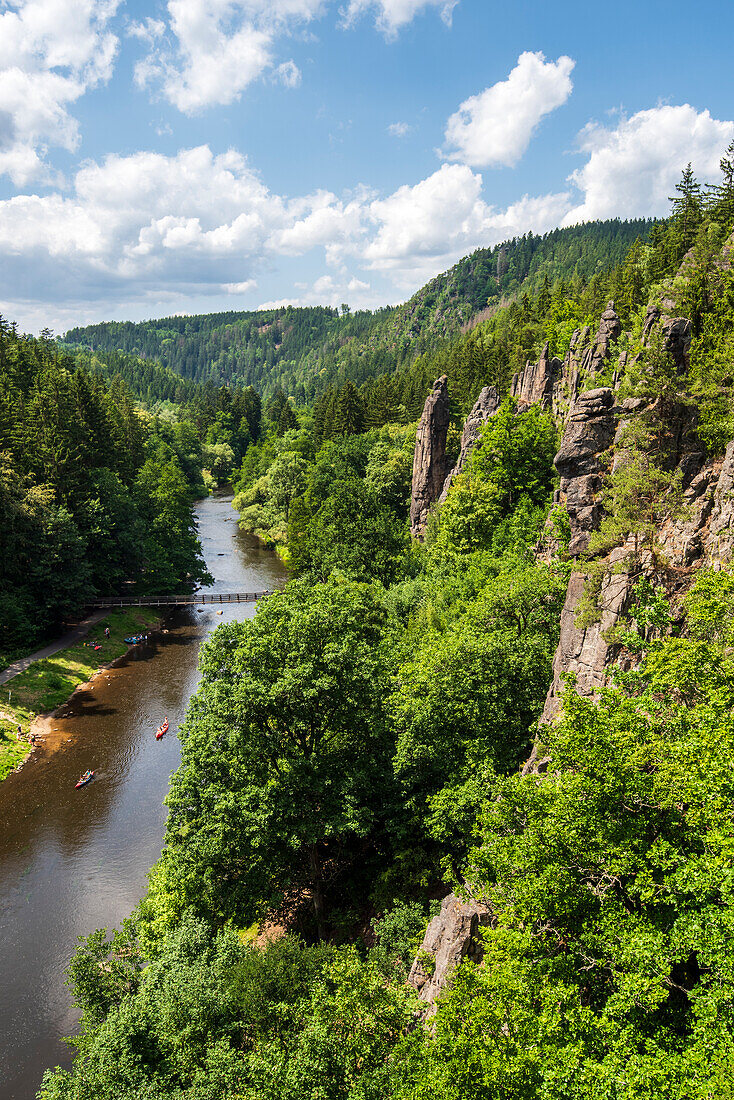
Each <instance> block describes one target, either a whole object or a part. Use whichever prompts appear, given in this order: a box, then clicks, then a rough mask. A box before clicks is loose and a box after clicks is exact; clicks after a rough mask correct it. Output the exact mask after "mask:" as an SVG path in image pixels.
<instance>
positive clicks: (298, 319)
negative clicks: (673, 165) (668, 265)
mask: <svg viewBox="0 0 734 1100" xmlns="http://www.w3.org/2000/svg"><path fill="white" fill-rule="evenodd" d="M653 225H654V223H653V222H651V221H645V220H637V221H619V220H614V221H608V222H593V223H589V224H586V225H581V226H573V227H571V228H569V229H557V230H553V231H552V232H551V233H546V234H545V235H544V236H534V235H533V234H532V233H530V234H527V235H526V236H524V237H521V238H517V239H515V240H512V241H507V242H505V243H504V244H501V245H497V246H495V247H494V248H485V249H479V250H478V251H477V252H474V253H473V254H472V255H471V256H467V257H465V258H464V259H462V260H460V261H459V263H457V264H456V265H455V267H453V268H452V269H451V270H450V271H448V272H446V274H444V275H440V276H438V277H437V278H436V279H433V280H432V281H431V282H430V283H428V284H427V285H426V286H425V287H423V288H422V289H421V290H419V291H418V292H417V293H416V294H415V295H414V296H413V297H412V298H411V299H410V301H408V302H406V303H405V304H404V305H401V306H398V307H397V308H395V309H390V308H385V309H382V310H377V311H376V312H374V313H373V312H370V311H366V310H360V311H357V312H354V313H352V312H351V310H349V308H348V307H346V308H345V307H344V306H342V307H341V309H340V310H337V309H331V308H328V307H323V306H315V307H303V308H297V307H293V306H289V307H287V308H283V309H277V310H267V311H261V312H253V313H235V312H232V313H214V314H206V315H204V316H193V317H167V318H163V319H161V320H159V321H144V322H140V323H133V322H118V321H112V322H108V323H105V324H98V325H89V326H86V327H84V328H75V329H71V330H70V331H69V332H67V333H66V334H65V336H64V342H65V343H68V344H71V345H75V346H83V347H86V348H88V349H90V350H91V351H92V352H95V351H96V352H100V351H103V352H110V351H117V352H123V353H126V354H127V355H129V356H134V357H137V358H140V359H143V360H155V361H157V362H160V363H161V364H162V365H163V366H164V367H167V368H170V370H171V371H172V372H173V374H174V375H176V376H177V377H179V378H181V379H184V380H193V381H196V382H213V383H214V384H215V385H217V386H219V385H221V384H223V383H225V384H230V383H231V384H233V385H239V386H253V387H254V388H255V389H256V390H257V391H258V393H260V394H261V396H269V395H270V394H271V393H272V392H274V391H275V390H277V389H278V388H281V389H283V390H284V391H285V392H286V393H287V394H288V395H289V396H290V397H292V398H293V399H294V400H295V401H296V402H297V403H298V404H304V403H310V402H311V401H312V400H313V398H314V396H315V395H317V394H319V393H320V392H321V391H322V390H324V389H325V388H326V387H327V386H328V385H329V384H343V382H345V381H351V382H353V383H355V384H357V385H360V384H361V383H363V382H364V381H365V380H366V379H367V378H370V377H373V376H375V375H378V374H382V373H392V372H393V371H394V370H395V369H396V368H397V367H400V366H402V365H403V364H405V363H407V362H410V361H412V359H414V358H415V356H416V355H420V354H421V353H423V352H426V351H430V350H432V349H434V348H435V347H436V346H438V345H439V344H441V343H442V342H444V341H445V340H448V339H451V338H452V337H456V336H457V335H458V334H459V333H460V332H461V331H462V329H464V328H466V327H468V326H471V325H472V324H473V323H474V322H475V321H476V319H477V318H479V317H481V316H482V315H483V314H485V313H486V312H491V311H492V310H494V309H495V308H496V307H497V306H499V305H500V304H501V303H502V302H504V301H506V300H509V299H512V298H515V297H517V296H518V295H519V294H521V293H523V292H526V293H528V294H533V293H534V292H535V291H537V290H538V289H539V288H540V287H541V286H546V287H547V286H551V285H554V284H555V283H556V282H557V281H558V280H559V279H562V280H566V281H567V282H569V284H571V285H573V286H575V287H578V286H581V285H584V286H585V285H587V284H588V283H589V282H592V284H593V281H594V280H595V279H596V280H597V281H598V279H599V278H600V277H601V276H603V274H604V273H605V272H608V271H609V269H610V268H612V267H614V266H615V265H617V264H619V263H620V262H621V261H622V259H623V258H624V256H625V254H626V253H627V250H628V249H629V247H630V245H631V244H632V242H633V241H634V240H635V239H637V238H638V237H639V238H640V239H641V240H645V239H646V238H647V235H648V234H649V232H650V230H651V228H652V227H653Z"/></svg>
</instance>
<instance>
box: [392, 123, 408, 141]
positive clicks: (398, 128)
mask: <svg viewBox="0 0 734 1100" xmlns="http://www.w3.org/2000/svg"><path fill="white" fill-rule="evenodd" d="M412 129H413V127H412V126H409V125H408V123H407V122H391V123H390V125H389V126H388V128H387V132H388V134H391V135H392V137H397V138H402V137H405V135H406V134H409V133H410V131H411V130H412Z"/></svg>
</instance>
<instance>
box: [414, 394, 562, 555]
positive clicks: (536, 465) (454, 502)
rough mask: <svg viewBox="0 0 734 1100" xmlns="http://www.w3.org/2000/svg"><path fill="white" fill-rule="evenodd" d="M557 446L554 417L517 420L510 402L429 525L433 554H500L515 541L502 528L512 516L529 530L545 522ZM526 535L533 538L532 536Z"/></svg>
mask: <svg viewBox="0 0 734 1100" xmlns="http://www.w3.org/2000/svg"><path fill="white" fill-rule="evenodd" d="M557 442H558V437H557V432H556V427H555V425H554V423H553V420H552V418H551V417H550V416H548V415H547V414H545V413H542V412H541V411H540V409H539V408H538V407H537V406H532V407H531V408H529V409H528V410H527V411H526V412H523V413H522V414H521V415H519V416H518V415H517V414H516V408H515V403H514V401H512V399H509V398H508V399H507V400H506V401H505V402H504V403H503V405H502V407H501V408H500V409H499V411H498V412H497V414H496V415H495V416H493V417H492V418H491V419H490V420H489V421H487V423H486V424H485V426H484V428H483V429H482V441H481V445H480V446H478V447H477V448H475V450H474V452H473V453H472V456H471V459H470V462H469V467H468V469H467V471H466V472H465V473H464V474H462V475H461V476H460V477H459V478H458V479H457V480H456V483H455V485H454V486H453V487H452V492H451V495H450V497H449V499H448V500H447V501H446V504H445V505H444V507H443V508H442V509H441V510H440V511H439V512H438V513H436V515H435V518H434V519H433V522H432V523H431V525H430V528H429V533H428V538H427V542H428V545H429V547H430V548H431V553H432V554H433V555H435V556H436V557H439V558H440V557H442V556H444V555H445V554H453V555H455V554H457V553H458V554H470V553H472V552H473V551H475V550H478V549H481V548H484V547H488V546H491V545H493V544H494V546H495V547H497V549H501V548H502V545H503V543H506V542H514V541H515V539H514V538H512V534H513V532H511V531H510V535H511V537H510V539H507V534H508V531H507V529H506V527H507V525H506V524H503V521H506V520H507V519H508V517H509V516H511V515H512V514H513V513H520V514H521V515H523V516H524V517H525V518H526V519H527V521H528V526H529V527H530V529H532V527H533V526H535V527H537V526H538V523H539V522H542V519H544V517H545V511H546V508H547V502H548V495H549V493H550V490H551V486H552V482H553V455H554V454H555V452H556V449H557ZM538 510H540V511H538ZM533 513H535V515H533ZM517 518H518V519H519V515H518V517H517ZM528 535H529V536H530V537H531V538H532V535H531V534H530V530H528Z"/></svg>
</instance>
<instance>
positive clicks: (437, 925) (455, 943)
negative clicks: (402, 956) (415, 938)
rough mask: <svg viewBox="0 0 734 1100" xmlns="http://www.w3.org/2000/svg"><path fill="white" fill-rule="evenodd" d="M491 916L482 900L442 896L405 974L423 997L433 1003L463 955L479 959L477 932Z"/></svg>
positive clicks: (428, 1002)
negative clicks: (465, 899) (437, 910)
mask: <svg viewBox="0 0 734 1100" xmlns="http://www.w3.org/2000/svg"><path fill="white" fill-rule="evenodd" d="M490 920H491V910H490V908H489V906H487V905H484V904H483V903H482V902H478V901H471V902H465V901H462V900H461V898H457V896H456V894H449V895H448V897H445V898H444V899H443V901H442V902H441V912H440V913H439V914H438V916H437V917H434V918H433V920H432V921H431V923H430V924H429V925H428V928H427V929H426V934H425V936H424V937H423V943H422V945H421V948H420V950H419V952H418V954H417V956H416V959H415V962H414V963H413V966H412V968H411V971H410V975H409V977H408V981H409V982H410V984H411V985H412V986H413V987H414V988H415V989H417V990H418V996H419V997H420V998H421V1000H422V1001H425V1002H426V1003H427V1004H429V1005H433V1004H434V1002H435V1001H436V998H437V997H438V996H440V994H441V993H442V991H443V990H444V989H445V988H446V986H447V985H448V983H449V980H450V977H451V973H452V972H453V970H454V969H455V968H456V967H457V966H458V965H459V963H460V962H461V961H462V959H465V958H470V959H473V960H474V962H481V960H482V957H483V953H484V952H483V949H482V944H481V941H480V940H479V938H478V935H477V934H478V932H479V928H480V927H486V926H488V925H489V924H490Z"/></svg>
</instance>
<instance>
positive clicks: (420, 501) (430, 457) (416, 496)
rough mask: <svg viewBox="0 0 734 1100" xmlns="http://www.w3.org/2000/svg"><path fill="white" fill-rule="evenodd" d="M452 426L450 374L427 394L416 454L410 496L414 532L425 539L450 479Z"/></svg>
mask: <svg viewBox="0 0 734 1100" xmlns="http://www.w3.org/2000/svg"><path fill="white" fill-rule="evenodd" d="M448 430H449V391H448V386H447V378H446V375H442V377H441V378H437V379H436V381H435V382H434V383H433V390H432V392H431V393H430V394H429V395H428V397H427V398H426V404H425V407H424V409H423V415H422V416H421V418H420V421H419V423H418V431H417V432H416V437H415V454H414V456H413V487H412V493H411V500H410V533H411V534H412V535H413V537H414V538H417V539H422V538H423V536H424V535H425V531H426V523H427V522H428V513H429V511H430V509H431V505H433V504H435V502H436V501H437V500H438V498H439V496H440V495H441V490H442V489H443V483H444V481H445V480H446V436H447V434H448Z"/></svg>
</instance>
